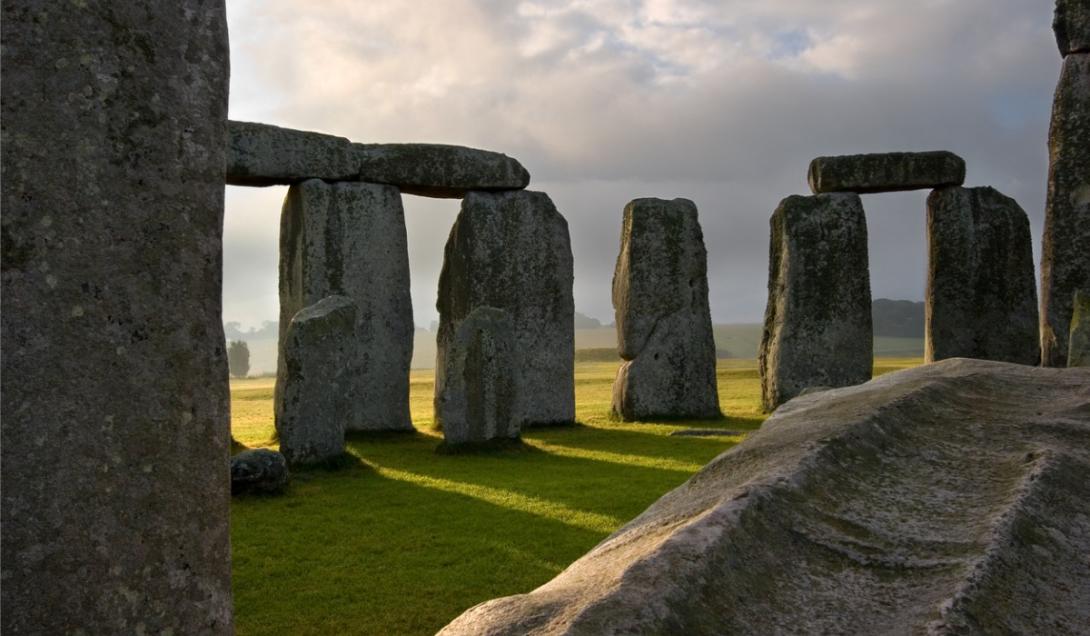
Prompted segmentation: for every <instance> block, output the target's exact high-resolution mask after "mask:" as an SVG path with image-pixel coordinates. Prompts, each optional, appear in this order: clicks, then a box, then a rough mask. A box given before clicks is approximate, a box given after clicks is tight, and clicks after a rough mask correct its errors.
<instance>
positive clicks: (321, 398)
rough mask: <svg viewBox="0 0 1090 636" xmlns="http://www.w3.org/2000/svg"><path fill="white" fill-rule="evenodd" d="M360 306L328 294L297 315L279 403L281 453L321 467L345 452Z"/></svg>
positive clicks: (279, 381)
mask: <svg viewBox="0 0 1090 636" xmlns="http://www.w3.org/2000/svg"><path fill="white" fill-rule="evenodd" d="M355 339H356V303H355V302H353V301H352V299H351V298H348V297H347V296H327V297H326V298H323V299H322V300H320V301H318V302H317V303H315V304H313V305H311V306H309V307H306V308H304V309H302V310H301V311H299V313H297V314H295V316H294V317H293V318H292V319H291V322H290V323H289V324H288V329H287V331H286V332H285V333H284V343H283V346H282V347H281V349H280V355H281V356H283V358H284V360H283V362H282V364H280V365H279V369H278V370H279V374H278V375H277V377H276V397H275V399H274V400H273V403H274V407H275V409H276V412H275V423H276V433H277V438H278V439H279V440H280V452H281V453H283V454H284V457H286V458H287V460H288V462H289V463H290V464H292V465H295V464H316V463H320V462H323V461H326V460H329V459H333V458H335V457H339V456H340V455H342V454H343V453H344V431H345V422H346V421H347V420H348V419H350V418H351V414H352V408H353V403H354V402H356V401H357V400H360V399H363V397H364V396H360V395H358V394H357V393H356V390H357V388H358V387H357V386H356V383H355V381H354V380H355V378H354V377H353V376H352V367H353V365H354V364H355V363H356V361H355V360H354V359H353V357H354V355H355V353H356V349H357V347H356V342H355Z"/></svg>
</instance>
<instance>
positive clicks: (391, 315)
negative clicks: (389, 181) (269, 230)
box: [277, 179, 415, 431]
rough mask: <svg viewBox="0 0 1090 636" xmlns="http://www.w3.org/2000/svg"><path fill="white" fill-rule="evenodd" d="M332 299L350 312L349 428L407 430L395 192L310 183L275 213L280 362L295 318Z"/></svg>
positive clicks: (406, 357)
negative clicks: (343, 300)
mask: <svg viewBox="0 0 1090 636" xmlns="http://www.w3.org/2000/svg"><path fill="white" fill-rule="evenodd" d="M331 295H343V296H347V297H349V298H351V299H352V300H353V301H355V303H356V308H357V309H356V335H355V338H354V339H353V341H354V343H355V347H354V351H353V352H351V353H350V354H349V355H348V362H347V363H346V364H347V366H348V368H347V370H346V371H345V373H346V382H347V386H348V387H349V388H350V391H351V393H352V395H353V401H352V404H351V411H352V412H351V413H350V415H349V417H348V418H347V419H346V421H345V428H346V430H349V431H386V430H395V431H396V430H412V422H411V420H410V416H409V365H410V362H411V360H412V352H413V330H414V328H415V327H414V324H413V309H412V298H411V297H410V296H409V251H408V244H407V242H406V236H405V214H404V211H403V210H402V207H401V194H400V193H399V192H398V191H397V188H394V187H391V186H382V185H375V184H370V183H325V182H324V181H320V180H317V179H312V180H309V181H304V182H303V183H300V184H298V185H295V186H292V187H291V189H289V190H288V196H287V198H286V199H285V200H284V209H283V213H282V214H281V217H280V343H281V356H280V357H281V359H283V343H284V338H285V332H286V330H287V326H288V323H289V322H291V319H292V317H293V316H295V314H296V313H298V312H299V310H301V309H302V308H303V307H306V306H308V305H313V304H314V303H316V302H318V301H319V300H321V299H322V298H325V297H326V296H331ZM278 377H280V375H279V374H278ZM277 387H278V391H277V395H278V396H279V395H280V392H281V387H280V384H279V382H278V384H277ZM277 399H278V400H279V397H278V398H277Z"/></svg>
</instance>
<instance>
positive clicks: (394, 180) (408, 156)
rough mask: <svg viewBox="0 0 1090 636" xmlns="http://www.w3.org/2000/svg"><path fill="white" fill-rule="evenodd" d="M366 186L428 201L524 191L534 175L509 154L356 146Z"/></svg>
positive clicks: (444, 148)
mask: <svg viewBox="0 0 1090 636" xmlns="http://www.w3.org/2000/svg"><path fill="white" fill-rule="evenodd" d="M353 150H354V152H355V155H354V156H355V158H356V161H357V162H358V164H359V174H360V176H359V178H360V180H361V181H373V182H375V183H389V184H392V185H396V186H397V187H399V188H401V190H402V192H407V193H409V194H418V195H420V196H425V197H441V198H448V199H449V198H462V197H464V196H465V195H466V193H467V192H469V191H471V190H484V191H498V190H521V189H523V188H525V187H526V186H527V185H529V184H530V173H529V172H527V170H526V168H524V167H522V164H521V163H519V162H518V160H516V159H512V158H511V157H508V156H507V155H505V154H501V153H498V152H490V151H488V150H477V149H476V148H465V147H463V146H446V145H442V144H355V145H354V146H353Z"/></svg>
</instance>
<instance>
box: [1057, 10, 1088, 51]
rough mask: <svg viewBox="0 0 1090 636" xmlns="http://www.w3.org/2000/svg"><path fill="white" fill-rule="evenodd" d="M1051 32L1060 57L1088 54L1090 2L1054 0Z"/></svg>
mask: <svg viewBox="0 0 1090 636" xmlns="http://www.w3.org/2000/svg"><path fill="white" fill-rule="evenodd" d="M1052 30H1053V31H1055V32H1056V45H1057V46H1059V47H1060V55H1068V54H1071V53H1090V0H1056V13H1055V15H1054V16H1053V20H1052Z"/></svg>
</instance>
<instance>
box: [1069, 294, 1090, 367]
mask: <svg viewBox="0 0 1090 636" xmlns="http://www.w3.org/2000/svg"><path fill="white" fill-rule="evenodd" d="M1074 305H1075V307H1074V309H1073V310H1072V312H1071V332H1070V333H1069V334H1068V338H1067V346H1068V353H1067V366H1069V367H1090V291H1082V290H1081V289H1080V290H1079V291H1077V292H1075V303H1074Z"/></svg>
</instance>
